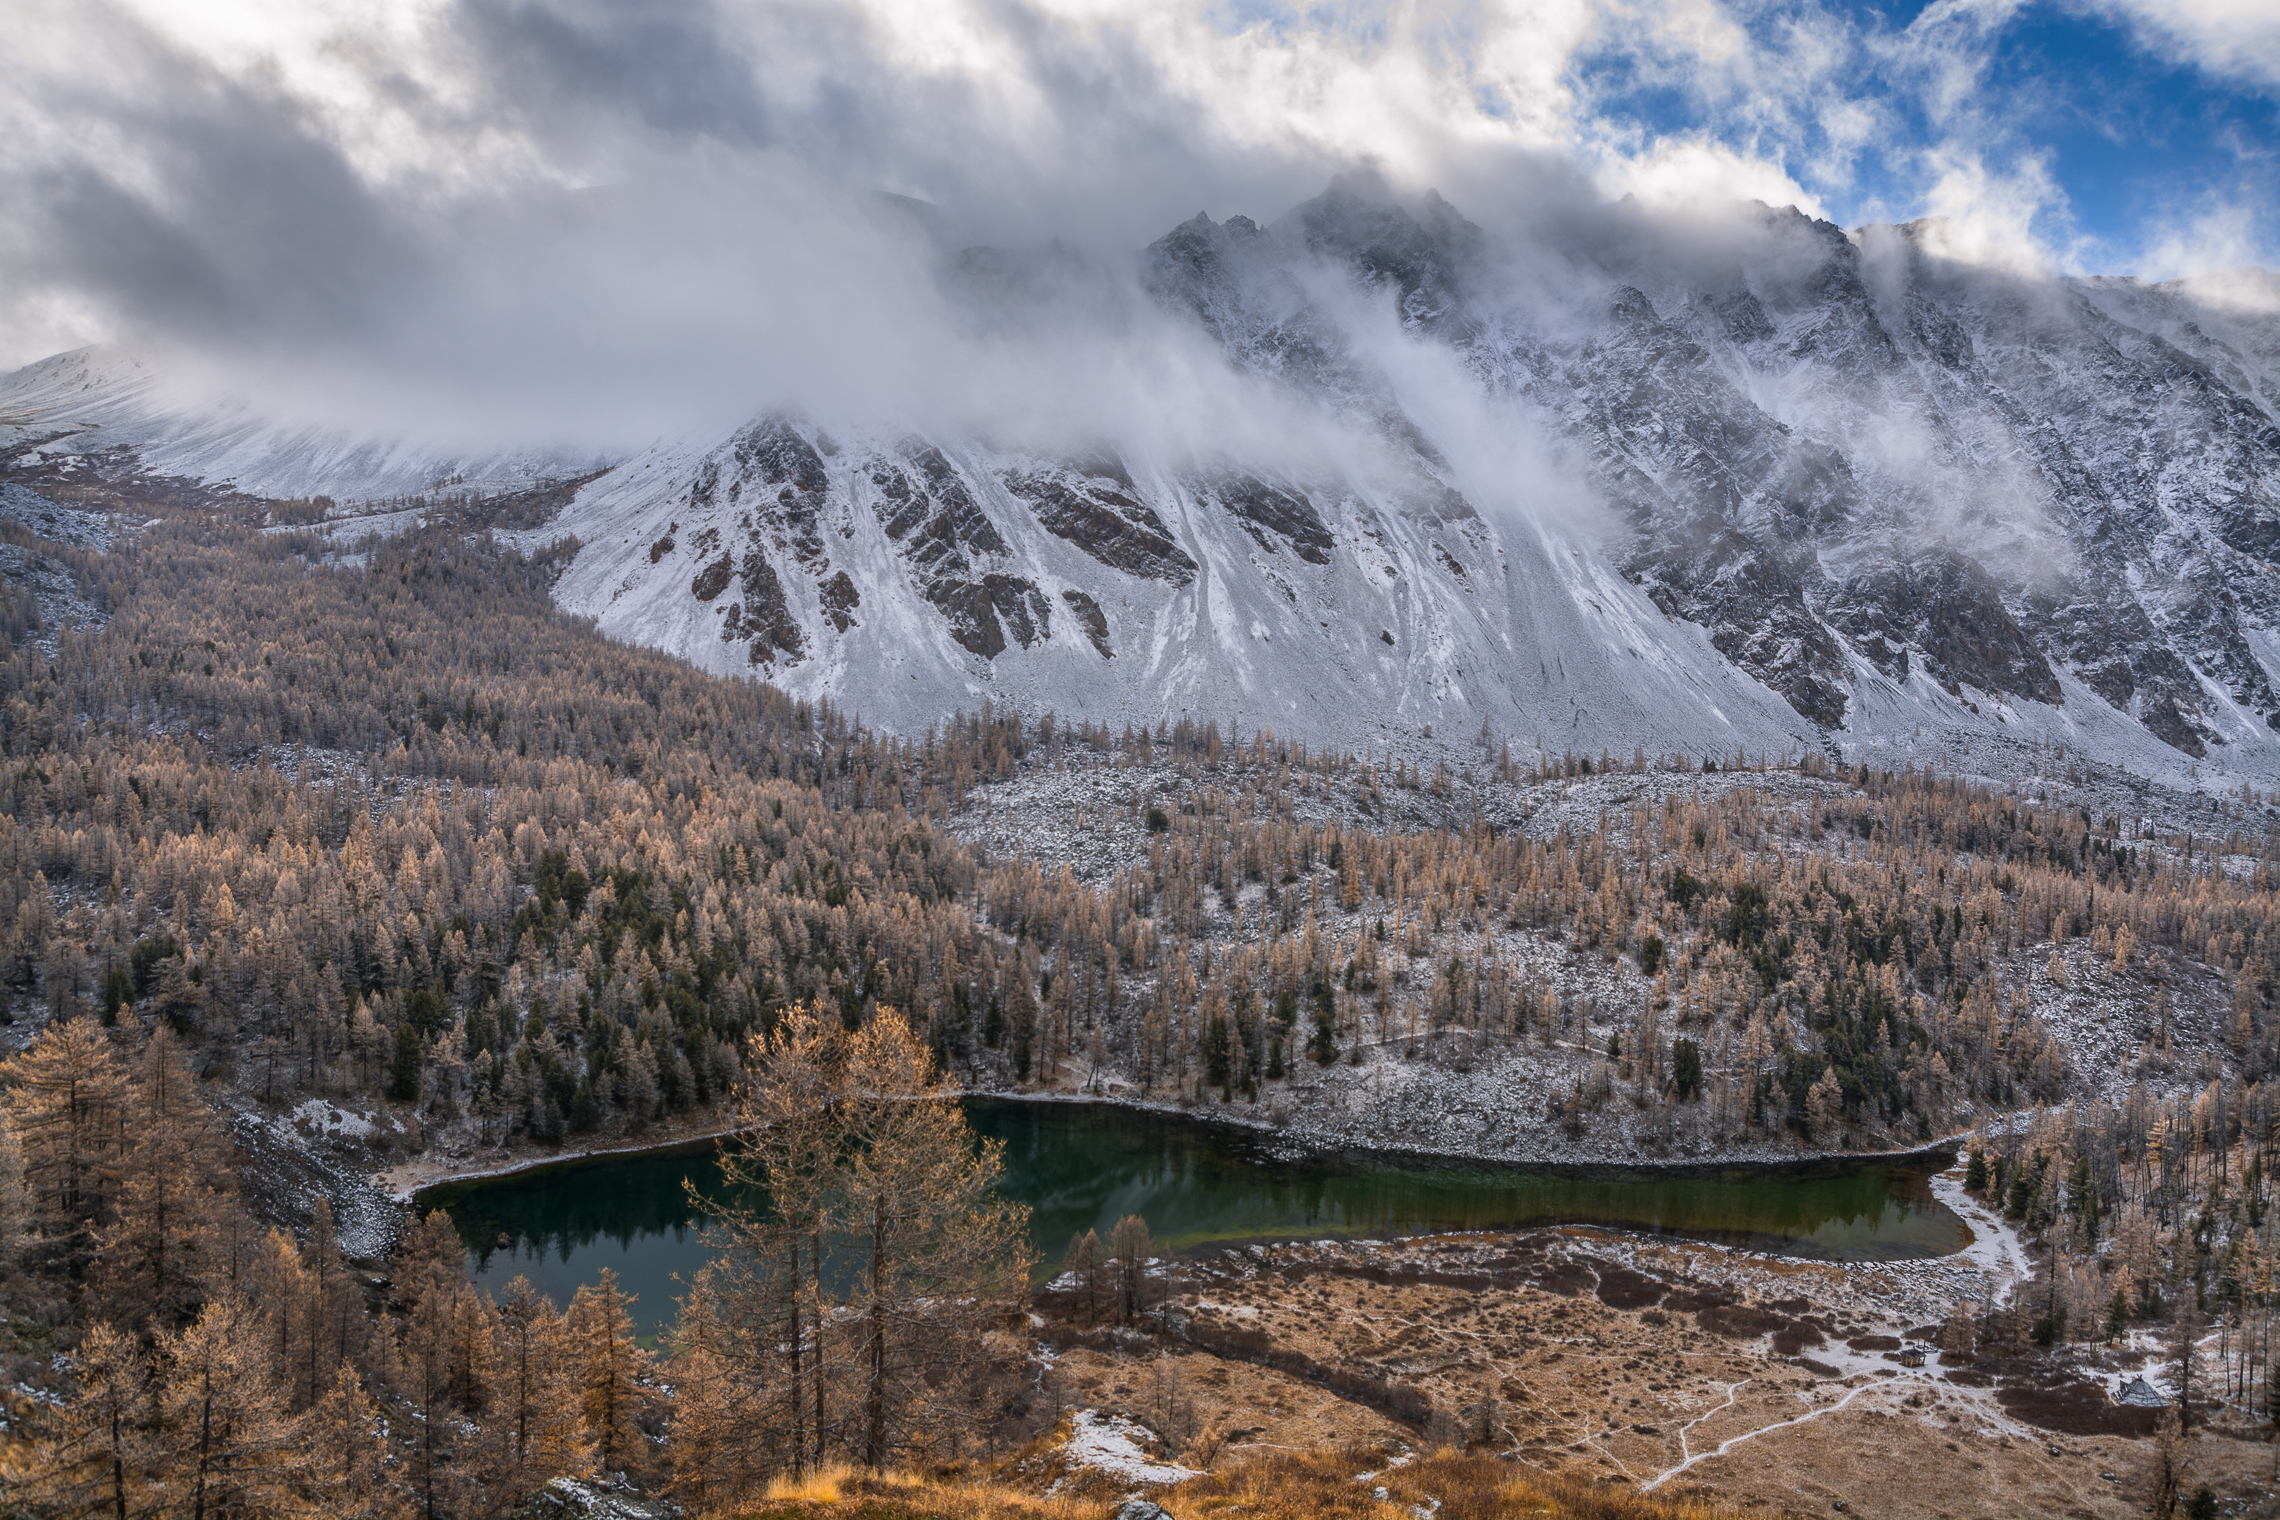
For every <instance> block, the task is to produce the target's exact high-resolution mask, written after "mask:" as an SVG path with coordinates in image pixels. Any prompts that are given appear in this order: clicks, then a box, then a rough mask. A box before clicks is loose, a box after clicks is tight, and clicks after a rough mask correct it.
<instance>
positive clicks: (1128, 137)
mask: <svg viewBox="0 0 2280 1520" xmlns="http://www.w3.org/2000/svg"><path fill="white" fill-rule="evenodd" d="M2099 3H2106V0H2099ZM2113 3H2116V4H2119V3H2120V0H2113ZM2017 9H2018V3H2017V0H1936V3H1935V4H1933V5H1932V6H1930V7H1929V8H1927V9H1926V10H1925V11H1924V12H1923V13H1922V14H1921V15H1920V16H1919V17H1917V18H1916V19H1915V20H1914V21H1913V22H1912V23H1911V24H1910V25H1908V26H1907V27H1905V28H1903V29H1899V30H1893V29H1890V28H1871V29H1869V30H1863V29H1862V28H1861V27H1860V25H1859V24H1858V23H1857V22H1856V21H1855V20H1853V19H1852V18H1850V17H1848V16H1845V15H1840V14H1838V13H1835V12H1833V11H1829V10H1824V9H1822V8H1819V7H1817V6H1814V5H1811V4H1807V5H1803V6H1797V5H1790V4H1782V5H1779V6H1776V5H1773V4H1772V3H1771V0H1675V3H1665V4H1651V3H1647V0H1338V3H1331V4H1324V5H1307V6H1296V5H1281V4H1273V3H1256V4H1243V3H1240V0H1235V3H1231V0H207V3H203V4H200V5H197V6H185V5H179V4H175V3H172V0H18V4H17V5H16V6H15V7H14V14H12V16H11V23H10V28H11V29H10V36H9V41H8V46H7V47H6V48H5V49H4V50H0V204H6V205H7V206H8V207H10V210H11V214H10V216H9V217H8V218H7V219H6V220H5V221H4V222H0V364H6V363H8V362H10V361H12V360H13V361H22V360H26V359H30V358H33V357H36V356H38V355H39V354H40V353H43V352H47V351H51V350H52V349H54V348H57V347H61V346H65V345H66V344H68V343H72V342H77V341H84V340H88V339H94V338H101V337H108V336H114V335H116V336H131V337H135V338H137V339H138V340H144V341H148V340H151V339H153V338H156V339H164V340H172V341H174V342H176V343H178V344H181V345H185V346H189V347H192V348H196V349H199V350H201V351H205V352H220V353H224V354H227V353H230V352H233V351H234V352H236V353H238V354H240V355H242V356H244V357H245V358H247V359H249V360H252V361H255V362H264V361H266V360H268V359H271V358H273V357H274V356H276V355H278V354H282V353H295V354H306V353H317V354H330V355H334V356H337V357H339V358H341V359H344V360H347V359H353V360H356V361H359V362H362V363H364V364H366V365H367V366H368V367H370V368H371V369H373V370H374V371H375V372H377V373H379V374H381V375H388V374H391V373H392V374H395V375H398V376H399V377H411V376H419V375H427V374H435V373H439V372H443V371H447V370H448V371H449V372H450V373H451V374H453V375H455V376H460V377H473V378H472V379H470V380H469V381H468V383H470V384H473V383H475V381H476V380H479V381H480V382H481V383H482V384H484V385H486V386H488V387H489V388H490V389H491V390H492V391H493V392H495V393H502V394H503V393H505V392H507V391H510V390H512V389H513V388H514V387H515V385H516V384H517V383H518V377H523V378H527V377H528V376H529V375H531V374H532V373H533V372H535V373H537V374H538V375H540V376H542V377H552V376H558V375H560V374H563V373H565V372H569V371H574V370H577V369H579V368H581V367H583V368H585V369H587V370H597V369H604V368H608V367H610V366H613V365H614V366H616V367H617V368H619V369H622V370H624V371H626V372H628V373H632V374H636V375H638V376H640V377H642V381H643V384H642V388H641V389H640V391H639V396H640V397H641V398H645V406H644V407H634V406H631V405H630V404H621V402H620V400H619V399H618V398H611V399H610V400H609V402H608V403H607V406H606V407H605V408H604V409H612V408H614V409H616V410H617V412H618V413H619V414H620V415H625V414H629V413H630V412H633V411H639V412H640V413H641V415H642V417H643V418H644V420H645V422H646V419H647V418H648V417H649V416H650V414H651V413H652V412H654V413H655V414H656V415H659V416H662V415H666V414H668V413H669V412H670V411H671V409H672V407H674V406H677V405H680V404H682V403H683V401H684V399H685V398H686V397H688V396H692V395H705V394H716V393H719V392H721V391H722V390H723V388H724V382H735V383H733V384H727V385H726V386H725V388H726V389H727V390H728V391H730V392H737V393H740V388H744V387H749V386H752V385H760V384H762V383H764V381H765V379H766V377H767V376H768V375H771V374H774V373H776V372H777V371H778V370H780V369H783V368H785V367H788V366H796V365H798V363H799V356H801V355H803V354H813V353H814V352H816V351H818V350H820V349H825V348H831V347H834V346H837V347H842V348H844V347H848V346H850V345H852V346H857V347H862V346H869V347H872V348H874V349H876V350H878V351H880V352H894V351H896V350H895V347H894V345H895V344H896V343H897V342H898V341H901V339H900V337H899V336H898V335H907V334H908V333H909V332H911V331H914V330H921V329H924V328H925V327H926V325H927V323H928V322H930V321H933V320H935V319H934V318H933V317H931V316H929V315H928V314H927V309H926V303H925V301H924V299H923V298H922V293H920V292H918V290H917V287H918V286H919V285H920V284H922V283H923V280H924V276H923V272H922V271H921V269H920V268H919V265H920V264H921V263H922V262H923V261H922V260H919V259H918V258H917V257H916V255H914V254H913V253H912V251H911V248H910V247H909V246H908V244H907V240H904V241H897V238H896V236H894V235H892V234H889V233H884V232H882V231H881V229H880V225H879V224H878V223H877V221H876V219H875V218H873V217H871V216H870V214H869V213H868V212H863V211H860V210H859V209H858V207H859V204H860V203H861V202H862V199H863V197H864V196H865V195H866V194H867V193H868V192H871V191H876V190H886V191H892V192H896V193H899V194H902V195H906V196H913V197H918V198H920V199H922V200H925V201H928V202H931V203H933V205H934V206H935V207H937V208H938V210H937V212H936V213H935V226H936V230H937V232H938V234H939V235H940V236H941V237H943V238H944V239H946V240H947V241H949V242H950V243H952V244H962V243H969V242H986V243H992V244H997V245H1001V246H1032V245H1036V244H1040V243H1043V242H1044V241H1046V240H1047V239H1051V238H1059V239H1062V240H1065V242H1066V243H1068V244H1069V245H1070V246H1071V247H1072V248H1074V249H1076V250H1078V251H1079V252H1080V253H1082V254H1083V255H1084V256H1086V257H1089V258H1091V259H1092V260H1094V261H1095V262H1096V263H1102V262H1109V263H1112V262H1113V261H1115V260H1117V259H1120V258H1127V257H1129V254H1130V251H1131V250H1132V249H1134V248H1136V247H1138V246H1140V245H1141V244H1143V243H1145V242H1146V241H1148V240H1149V239H1151V238H1153V237H1154V236H1156V235H1158V234H1160V233H1161V232H1162V231H1164V230H1165V229H1166V228H1168V227H1169V226H1170V225H1172V224H1173V223H1174V222H1176V221H1178V220H1181V219H1183V218H1185V217H1186V216H1188V215H1191V214H1192V213H1193V212H1194V211H1195V210H1196V209H1198V208H1199V207H1200V208H1203V209H1207V210H1209V211H1210V212H1211V213H1212V214H1213V215H1215V216H1219V217H1224V216H1226V215H1229V214H1231V213H1236V212H1243V213H1247V214H1249V215H1252V216H1254V217H1262V218H1263V217H1269V216H1272V215H1275V214H1277V213H1279V212H1280V211H1281V210H1282V209H1284V208H1285V207H1287V206H1289V205H1290V204H1292V203H1293V202H1295V201H1297V200H1299V199H1301V198H1303V197H1305V196H1307V195H1310V194H1312V193H1314V192H1315V191H1316V190H1318V189H1320V187H1321V186H1322V184H1323V183H1324V182H1325V181H1326V180H1327V179H1328V178H1329V176H1330V175H1331V174H1333V173H1335V172H1338V171H1341V170H1345V169H1350V168H1354V167H1357V166H1363V165H1367V166H1372V167H1374V168H1376V169H1378V170H1380V171H1382V172H1383V173H1384V174H1385V175H1386V176H1387V177H1388V179H1389V180H1391V181H1392V182H1393V183H1394V184H1395V185H1396V186H1397V187H1400V188H1402V189H1404V190H1406V191H1408V192H1411V193H1415V192H1420V191H1422V190H1423V189H1424V188H1425V187H1427V186H1429V185H1431V186H1438V187H1439V188H1441V189H1442V190H1443V191H1444V192H1445V193H1447V194H1448V195H1449V196H1450V197H1451V199H1452V200H1454V201H1456V202H1457V204H1458V205H1459V206H1460V207H1461V208H1462V209H1463V210H1464V211H1465V212H1466V213H1467V214H1468V215H1471V216H1473V217H1474V218H1475V219H1476V220H1479V221H1482V222H1485V223H1489V224H1492V225H1497V226H1502V227H1511V226H1515V225H1524V224H1525V223H1527V222H1528V221H1530V220H1531V219H1534V220H1538V221H1542V220H1546V219H1549V220H1553V221H1556V220H1557V219H1559V218H1560V217H1562V216H1568V215H1573V214H1577V213H1578V212H1579V211H1580V209H1581V208H1582V206H1583V205H1584V203H1586V202H1588V201H1589V200H1590V199H1591V198H1592V197H1593V196H1594V195H1599V196H1606V197H1610V198H1612V197H1619V196H1623V195H1635V196H1637V197H1638V198H1639V199H1640V200H1641V201H1642V202H1644V203H1647V204H1649V205H1662V204H1669V203H1673V202H1682V201H1686V200H1692V199H1719V198H1729V197H1738V198H1753V199H1761V200H1765V201H1768V202H1772V203H1777V204H1778V203H1784V202H1787V203H1792V204H1797V205H1799V206H1801V207H1802V208H1804V209H1806V210H1808V211H1811V212H1813V213H1815V214H1820V215H1843V216H1846V217H1847V218H1848V219H1850V220H1856V221H1857V220H1860V219H1863V218H1864V217H1871V216H1873V217H1887V218H1895V219H1897V218H1906V217H1913V216H1917V215H1921V214H1924V213H1925V212H1927V211H1930V212H1936V213H1938V214H1940V215H1943V216H1944V217H1946V218H1947V224H1946V231H1945V232H1944V233H1943V234H1942V235H1943V236H1944V237H1946V238H1948V239H1949V240H1950V241H1951V242H1952V244H1953V251H1955V252H1956V253H1958V254H1959V255H1967V256H1972V257H1981V258H1989V259H1995V260H1998V261H2001V262H2004V263H2007V264H2020V263H2034V262H2037V261H2040V262H2045V263H2057V264H2060V265H2062V266H2064V265H2066V264H2068V263H2069V262H2071V261H2074V260H2075V259H2077V257H2078V256H2079V252H2080V250H2079V240H2078V239H2076V238H2075V236H2074V234H2073V232H2072V229H2071V226H2070V224H2069V222H2068V218H2067V207H2066V204H2065V198H2064V196H2063V194H2062V193H2061V192H2060V191H2059V189H2058V187H2057V186H2056V185H2054V184H2053V183H2052V182H2051V179H2050V176H2049V173H2048V169H2047V162H2046V161H2045V160H2043V159H2040V158H2038V157H2037V155H2036V153H2035V152H2034V150H2033V145H2032V144H2028V143H2023V142H2020V141H2019V140H2017V137H2016V134H2015V133H2014V132H2013V131H2012V130H2011V128H2010V126H2009V124H2008V123H2007V122H2006V120H2005V118H2004V115H2003V113H2002V111H2001V109H2000V103H1999V102H1995V101H1991V100H1990V99H1989V98H1988V94H1987V90H1986V84H1985V80H1986V61H1987V56H1988V52H1989V48H1990V46H1991V39H1993V38H1994V37H1995V36H1996V35H1997V33H1998V32H1999V31H2000V29H2001V28H2002V26H2003V25H2004V24H2005V23H2006V22H2007V21H2008V20H2009V19H2011V17H2012V16H2013V15H2014V13H2015V12H2016V10H2017ZM2131 14H2132V15H2138V16H2141V18H2142V17H2150V16H2151V15H2152V12H2151V11H2150V9H2148V10H2145V11H2142V12H2131ZM2167 14H2170V15H2171V20H2170V21H2169V22H2165V23H2162V24H2161V25H2162V26H2166V27H2167V28H2168V29H2167V30H2161V29H2160V27H2157V26H2156V22H2155V21H2154V20H2152V19H2144V20H2143V23H2142V24H2143V25H2144V26H2146V27H2148V28H2154V30H2155V31H2158V32H2159V36H2160V37H2161V38H2163V39H2166V40H2165V41H2163V42H2162V43H2161V45H2162V46H2165V47H2171V48H2177V49H2192V50H2197V52H2196V56H2203V57H2205V58H2206V60H2208V61H2209V65H2210V66H2211V67H2224V68H2228V69H2234V70H2236V71H2238V70H2250V71H2253V69H2254V68H2258V67H2262V65H2261V64H2258V63H2257V62H2256V60H2258V59H2260V58H2266V57H2268V56H2271V54H2270V49H2269V47H2268V44H2269V42H2270V39H2271V37H2272V26H2271V25H2270V24H2269V22H2268V21H2267V20H2265V19H2263V18H2261V16H2260V8H2259V7H2257V6H2254V5H2250V4H2246V3H2244V0H2191V3H2188V4H2186V5H2184V6H2182V7H2173V8H2171V11H2170V12H2169V13H2167ZM2148 35H2152V33H2151V32H2149V34H2148ZM1608 59H1617V60H1619V61H1620V63H1621V68H1620V69H1619V70H1617V71H1615V72H1616V73H1619V74H1620V76H1621V78H1622V80H1623V81H1625V82H1626V83H1627V84H1628V85H1630V86H1634V87H1636V88H1638V89H1640V90H1644V91H1650V92H1652V91H1662V92H1668V93H1669V94H1671V95H1672V96H1674V97H1676V98H1679V99H1683V100H1685V101H1687V102H1689V103H1690V104H1691V106H1692V107H1693V108H1694V116H1695V118H1696V119H1698V120H1700V121H1702V122H1704V123H1706V124H1707V125H1704V126H1700V127H1696V128H1691V129H1688V130H1684V131H1675V132H1670V133H1665V134H1661V135H1656V134H1653V133H1649V132H1645V131H1642V130H1640V129H1639V128H1637V127H1636V126H1632V125H1622V124H1620V122H1622V121H1624V120H1627V118H1625V117H1623V116H1622V114H1621V113H1620V112H1615V111H1611V110H1608V109H1605V107H1606V102H1604V101H1602V100H1601V99H1599V98H1597V97H1596V96H1595V94H1594V91H1595V90H1599V89H1602V88H1611V87H1612V86H1609V85H1607V83H1606V80H1607V79H1608V78H1609V77H1612V76H1611V75H1610V74H1609V73H1608V71H1606V70H1605V69H1603V68H1601V67H1600V66H1601V65H1602V64H1604V63H1605V62H1606V60H1608ZM1871 75H1873V76H1874V77H1875V78H1877V79H1878V80H1880V81H1881V82H1882V86H1883V88H1882V89H1880V90H1870V89H1867V88H1865V87H1864V84H1863V81H1864V80H1865V79H1867V78H1869V77H1870V76H1871ZM1896 99H1897V100H1902V101H1905V102H1907V103H1910V106H1911V109H1913V110H1914V111H1915V112H1917V113H1918V114H1919V115H1920V117H1921V119H1922V120H1925V121H1929V122H1930V123H1931V124H1932V127H1933V132H1934V136H1933V137H1932V139H1931V140H1929V141H1923V140H1917V139H1913V138H1911V136H1910V135H1909V130H1910V129H1909V128H1908V125H1907V124H1906V123H1904V122H1903V121H1901V120H1900V119H1898V115H1897V114H1896V113H1897V112H1898V110H1899V107H1898V106H1897V105H1896V104H1895V100H1896ZM1869 168H1873V169H1874V170H1875V171H1876V172H1875V173H1874V174H1873V175H1870V174H1867V173H1865V172H1864V171H1865V170H1866V169H1869ZM1866 180H1873V181H1874V182H1875V183H1877V184H1880V185H1891V184H1900V185H1903V186H1906V187H1908V188H1907V190H1906V191H1905V199H1904V200H1903V201H1901V202H1900V203H1886V202H1884V201H1878V200H1875V199H1871V198H1868V197H1866V196H1865V195H1864V194H1863V193H1862V192H1860V191H1859V190H1858V189H1857V188H1856V187H1857V186H1858V185H1859V184H1860V183H1862V182H1863V181H1866ZM2254 212H2255V208H2254V207H2252V206H2247V205H2234V204H2232V203H2230V202H2217V201H2212V202H2211V203H2210V204H2206V205H2201V204H2196V205H2192V206H2183V207H2180V208H2179V210H2178V211H2177V212H2176V214H2175V215H2174V216H2173V217H2172V218H2171V221H2172V222H2173V223H2174V225H2175V227H2176V228H2177V229H2178V232H2177V236H2176V238H2175V239H2174V240H2173V244H2174V248H2175V250H2176V251H2177V254H2178V260H2179V263H2180V264H2182V263H2185V262H2189V260H2186V259H2185V258H2184V250H2186V249H2187V248H2189V247H2190V246H2191V244H2190V241H2189V239H2190V238H2191V237H2195V236H2200V235H2202V234H2203V233H2204V232H2205V231H2206V230H2208V229H2212V228H2215V229H2223V228H2229V227H2234V226H2235V224H2236V223H2239V222H2241V220H2242V218H2247V219H2248V220H2249V221H2253V218H2254ZM2228 218H2229V219H2230V220H2228ZM2251 230H2252V229H2251ZM2224 246H2226V247H2227V248H2231V249H2238V250H2241V251H2243V252H2245V253H2248V254H2254V253H2256V252H2257V251H2258V250H2257V247H2256V245H2255V239H2254V237H2253V236H2252V235H2251V231H2250V230H2242V231H2239V232H2238V234H2237V235H2234V236H2230V237H2229V238H2228V239H2227V240H2226V242H2225V244H2224ZM865 281H868V282H869V284H868V285H865V284H864V283H862V282H865ZM832 335H837V337H836V339H835V338H834V337H833V336H832ZM910 351H911V352H913V353H923V352H934V351H936V350H934V349H932V348H930V347H929V346H928V345H927V344H926V343H923V342H920V343H914V344H912V345H911V349H910ZM1159 357H1160V356H1159ZM1151 362H1154V361H1151ZM809 367H810V369H811V370H815V369H816V366H814V365H813V364H812V363H811V364H810V366H809ZM811 378H813V380H814V383H817V384H822V383H825V381H826V379H827V378H828V377H825V376H822V375H821V374H820V372H818V373H817V374H815V375H814V376H812V377H811ZM532 395H533V396H534V397H536V398H541V399H538V400H534V401H533V402H532V403H531V404H532V405H534V406H546V405H552V404H554V403H553V402H552V401H551V400H547V399H544V398H547V397H548V396H549V395H550V391H549V388H548V387H546V386H533V388H532Z"/></svg>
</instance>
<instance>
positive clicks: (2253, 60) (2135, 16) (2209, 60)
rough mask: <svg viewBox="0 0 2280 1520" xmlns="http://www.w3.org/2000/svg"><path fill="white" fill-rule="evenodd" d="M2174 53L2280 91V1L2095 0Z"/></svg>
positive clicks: (2194, 62)
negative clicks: (2275, 2) (2274, 2)
mask: <svg viewBox="0 0 2280 1520" xmlns="http://www.w3.org/2000/svg"><path fill="white" fill-rule="evenodd" d="M2095 3H2096V4H2097V8H2098V9H2100V10H2102V11H2105V12H2106V13H2108V14H2110V15H2112V16H2114V17H2116V18H2117V19H2121V20H2126V21H2128V22H2129V23H2131V24H2132V25H2133V26H2135V27H2136V28H2137V30H2138V32H2139V34H2140V35H2141V36H2142V37H2144V38H2146V39H2148V40H2149V41H2151V42H2153V43H2154V44H2155V45H2157V46H2159V47H2161V48H2162V49H2163V50H2164V51H2167V52H2168V53H2170V54H2171V55H2172V56H2173V57H2176V58H2179V59H2181V60H2183V61H2185V62H2188V63H2191V64H2194V65H2196V66H2197V67H2200V68H2204V69H2208V70H2211V71H2212V72H2215V73H2220V74H2230V75H2233V76H2235V77H2238V78H2242V79H2246V80H2249V81H2252V82H2254V83H2256V84H2258V85H2261V86H2263V87H2264V88H2266V89H2271V90H2280V6H2275V5H2274V4H2273V3H2272V0H2095Z"/></svg>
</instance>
